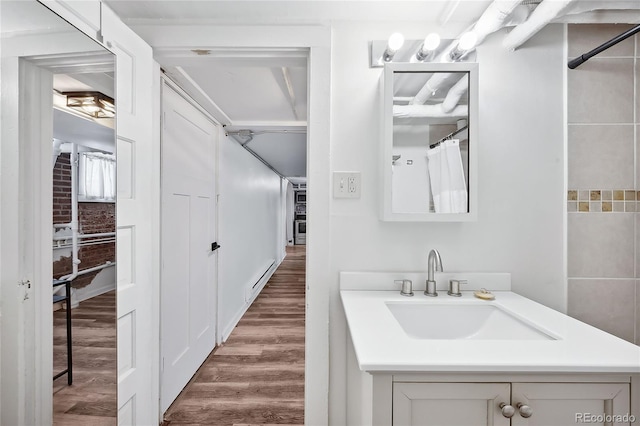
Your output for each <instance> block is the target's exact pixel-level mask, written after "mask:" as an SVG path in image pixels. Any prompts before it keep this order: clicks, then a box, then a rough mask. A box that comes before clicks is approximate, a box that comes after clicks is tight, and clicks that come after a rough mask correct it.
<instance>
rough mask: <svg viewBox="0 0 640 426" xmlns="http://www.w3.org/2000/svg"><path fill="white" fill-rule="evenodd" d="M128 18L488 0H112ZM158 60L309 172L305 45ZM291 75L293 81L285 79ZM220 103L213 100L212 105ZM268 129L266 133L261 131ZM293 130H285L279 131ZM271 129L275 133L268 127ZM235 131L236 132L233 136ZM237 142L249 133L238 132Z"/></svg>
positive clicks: (301, 17) (259, 20)
mask: <svg viewBox="0 0 640 426" xmlns="http://www.w3.org/2000/svg"><path fill="white" fill-rule="evenodd" d="M107 3H108V4H109V6H110V7H112V8H113V9H114V10H115V12H116V13H117V14H118V15H119V16H120V17H121V18H122V19H123V20H124V21H125V22H127V23H128V24H131V25H133V26H135V25H136V24H150V23H152V24H169V23H171V24H186V23H193V22H197V23H211V24H216V23H218V24H224V25H232V24H243V25H248V24H257V25H265V24H284V25H286V24H293V23H296V24H304V23H315V24H317V23H323V22H325V23H326V22H329V21H334V20H342V21H350V20H365V19H366V20H370V21H371V20H373V21H375V20H380V21H389V20H401V21H437V20H441V22H446V21H457V22H465V23H466V22H472V21H474V20H475V19H477V18H478V17H479V16H480V15H481V14H482V12H483V11H484V10H485V8H486V6H487V5H488V4H489V3H491V0H474V1H463V2H462V3H463V4H464V7H457V8H456V7H452V6H453V5H455V4H457V3H459V2H455V1H454V2H452V1H444V0H438V1H435V0H431V1H428V0H427V1H329V0H316V1H245V0H234V1H218V0H209V1H162V2H158V1H135V2H123V1H109V0H107ZM155 56H156V59H157V60H158V62H159V63H160V64H161V66H162V67H163V69H164V70H165V72H166V73H167V75H169V76H170V77H171V78H172V79H174V80H175V81H177V82H178V83H179V84H180V85H181V86H182V87H183V88H184V89H185V90H187V91H188V92H189V93H190V94H191V95H192V96H194V98H195V99H196V100H197V101H198V102H199V103H201V104H202V105H203V106H204V107H205V109H207V110H208V111H209V112H211V113H212V114H213V116H214V117H216V118H217V119H219V120H220V121H221V122H222V123H223V124H225V125H227V127H226V130H227V131H229V132H230V133H231V135H233V134H234V132H236V131H239V130H251V131H253V132H254V135H253V138H252V140H251V141H250V142H248V143H247V144H246V148H248V149H250V150H252V151H253V152H254V153H256V154H257V155H259V156H260V157H261V158H262V159H264V160H265V161H266V162H267V163H269V164H270V165H271V166H272V167H273V168H274V169H275V170H276V171H278V172H279V173H280V174H282V175H283V176H286V177H304V176H306V155H307V150H306V145H307V138H306V134H305V133H304V132H300V131H304V130H306V124H307V123H306V120H307V52H306V51H296V50H292V51H277V52H273V51H243V50H238V51H228V50H207V49H206V48H202V46H193V47H192V48H184V49H170V50H167V49H164V50H156V52H155ZM285 74H286V75H288V80H289V81H288V82H287V79H286V78H285ZM212 103H213V104H215V107H213V108H212V107H210V106H208V105H211V104H212ZM265 130H267V131H269V132H266V133H261V132H262V131H265ZM284 130H289V132H288V133H275V131H284ZM271 132H274V133H271ZM234 137H235V136H234ZM235 138H236V139H237V140H238V141H239V142H240V143H244V142H246V140H247V138H244V137H240V136H237V137H235Z"/></svg>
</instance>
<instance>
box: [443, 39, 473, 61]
mask: <svg viewBox="0 0 640 426" xmlns="http://www.w3.org/2000/svg"><path fill="white" fill-rule="evenodd" d="M477 43H478V35H477V34H476V33H474V32H473V31H469V32H466V33H464V34H462V36H460V39H459V40H458V44H457V45H456V47H454V48H453V49H452V50H451V52H449V59H450V60H451V61H452V62H455V61H459V60H460V59H462V58H463V57H464V56H465V55H466V54H467V53H469V52H470V51H471V50H473V49H474V48H475V47H476V44H477Z"/></svg>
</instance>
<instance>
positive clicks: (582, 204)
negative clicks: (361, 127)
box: [567, 189, 640, 213]
mask: <svg viewBox="0 0 640 426" xmlns="http://www.w3.org/2000/svg"><path fill="white" fill-rule="evenodd" d="M638 202H640V191H636V190H634V189H570V190H568V191H567V211H568V212H569V213H594V212H595V213H609V212H614V213H621V212H636V211H639V209H638V206H637V204H638Z"/></svg>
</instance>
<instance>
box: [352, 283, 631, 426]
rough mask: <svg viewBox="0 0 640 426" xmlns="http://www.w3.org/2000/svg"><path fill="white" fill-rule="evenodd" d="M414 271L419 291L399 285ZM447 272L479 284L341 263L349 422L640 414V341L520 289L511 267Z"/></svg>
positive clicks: (626, 417)
mask: <svg viewBox="0 0 640 426" xmlns="http://www.w3.org/2000/svg"><path fill="white" fill-rule="evenodd" d="M407 275H411V278H412V281H413V282H414V283H415V284H416V285H414V289H413V290H414V294H415V295H414V296H413V297H405V296H402V295H400V291H399V290H400V289H399V288H397V289H396V288H395V284H394V280H393V278H395V279H400V278H406V276H407ZM424 275H425V277H426V274H424ZM505 275H506V277H507V278H505ZM390 278H391V280H390ZM436 278H437V281H438V283H439V284H440V286H442V285H443V284H444V283H447V282H448V279H450V278H454V279H462V278H466V279H467V280H468V283H469V284H468V287H467V288H463V289H462V290H463V292H462V297H450V296H448V295H447V292H446V288H442V287H440V286H439V287H438V293H439V297H427V296H425V295H424V294H423V291H424V280H422V279H421V274H406V273H405V274H393V273H344V272H343V273H341V299H342V303H343V306H344V310H345V315H346V318H347V322H348V328H349V339H348V347H349V349H348V379H347V382H348V385H347V394H348V403H347V407H348V408H347V410H348V414H347V415H348V424H350V425H437V426H446V425H457V426H463V425H464V426H472V425H503V426H506V425H514V426H515V425H529V426H534V425H536V426H554V425H563V426H568V425H575V424H581V423H587V424H599V425H610V424H611V425H623V424H624V425H631V424H633V423H634V420H635V422H640V347H638V346H635V345H633V344H631V343H629V342H626V341H624V340H622V339H619V338H617V337H615V336H612V335H610V334H608V333H605V332H603V331H601V330H598V329H596V328H594V327H591V326H589V325H587V324H584V323H582V322H580V321H577V320H575V319H573V318H571V317H568V316H567V315H564V314H562V313H559V312H557V311H555V310H553V309H550V308H547V307H545V306H543V305H540V304H538V303H536V302H534V301H532V300H529V299H527V298H524V297H522V296H519V295H517V294H515V293H513V292H511V291H510V282H509V279H508V274H496V275H495V276H494V277H492V274H447V275H445V274H437V276H436ZM491 282H494V283H495V286H491V285H490V283H491ZM480 287H484V288H488V289H490V290H492V291H493V293H494V294H495V300H493V301H484V300H480V299H478V298H475V297H474V296H473V291H472V290H476V289H479V288H480Z"/></svg>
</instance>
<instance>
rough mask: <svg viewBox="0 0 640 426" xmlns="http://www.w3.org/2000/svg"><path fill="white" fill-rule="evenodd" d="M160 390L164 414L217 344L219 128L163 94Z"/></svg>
mask: <svg viewBox="0 0 640 426" xmlns="http://www.w3.org/2000/svg"><path fill="white" fill-rule="evenodd" d="M162 119H163V125H162V237H161V239H162V242H161V247H162V278H161V311H160V312H161V314H160V316H161V326H160V342H161V344H160V346H161V355H162V363H161V369H162V373H161V377H162V378H161V385H160V405H161V410H162V411H163V412H164V411H165V410H166V409H167V408H168V407H169V405H171V403H172V402H173V400H174V399H175V398H176V396H178V394H179V393H180V391H181V390H182V389H183V388H184V386H185V385H186V384H187V383H188V382H189V379H191V377H192V376H193V374H194V373H195V372H196V370H197V369H198V368H199V367H200V365H201V364H202V363H203V362H204V360H205V359H206V358H207V356H208V355H209V353H210V352H211V351H212V350H213V348H214V347H215V342H216V258H217V256H216V253H217V251H215V250H216V247H215V246H214V244H215V243H217V240H216V180H215V177H216V146H217V135H218V129H217V126H216V125H215V124H214V123H213V122H212V121H211V120H209V119H208V118H207V117H206V116H205V115H204V114H203V113H202V112H200V111H199V110H198V109H197V108H196V107H194V106H193V105H192V104H191V103H190V102H188V101H187V100H185V98H183V97H182V96H181V95H180V94H178V93H177V92H176V91H175V90H173V89H172V88H171V87H169V86H168V85H167V84H166V83H165V84H164V85H163V93H162Z"/></svg>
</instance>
